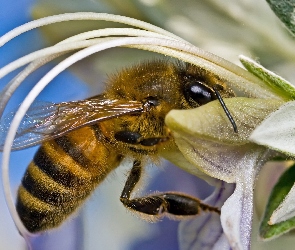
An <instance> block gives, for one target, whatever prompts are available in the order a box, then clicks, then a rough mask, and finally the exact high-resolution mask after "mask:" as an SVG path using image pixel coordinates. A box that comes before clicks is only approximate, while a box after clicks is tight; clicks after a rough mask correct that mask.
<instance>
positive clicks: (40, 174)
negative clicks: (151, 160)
mask: <svg viewBox="0 0 295 250" xmlns="http://www.w3.org/2000/svg"><path fill="white" fill-rule="evenodd" d="M97 137H98V134H97V132H96V131H95V129H94V128H93V127H86V128H82V129H79V130H76V131H73V132H71V133H69V134H68V135H66V136H63V137H60V138H57V139H55V140H52V141H48V142H45V143H44V144H43V145H42V146H41V147H40V149H39V150H38V151H37V153H36V155H35V157H34V159H33V161H32V162H31V163H30V165H29V167H28V169H27V171H26V173H25V175H24V177H23V180H22V185H21V186H20V187H19V191H18V199H17V211H18V213H19V215H20V218H21V219H22V221H23V223H24V225H25V226H26V228H27V229H28V230H29V231H30V232H39V231H44V230H46V229H50V228H53V227H56V226H58V225H59V224H60V223H62V222H63V221H64V220H65V219H66V218H67V217H68V216H69V215H70V214H71V213H72V212H74V211H75V210H76V209H77V208H78V206H79V205H80V204H81V203H83V202H84V200H85V198H86V197H87V196H89V194H90V193H91V192H92V191H93V190H94V189H95V188H96V186H97V185H98V184H99V183H100V182H101V181H102V180H103V179H104V178H105V177H106V175H107V174H108V173H109V172H110V171H112V170H113V169H114V168H116V167H117V166H118V164H119V162H120V156H119V155H118V154H117V153H116V152H115V151H114V150H112V149H111V147H110V148H108V147H107V146H106V145H105V144H104V143H103V142H102V141H99V140H98V138H97Z"/></svg>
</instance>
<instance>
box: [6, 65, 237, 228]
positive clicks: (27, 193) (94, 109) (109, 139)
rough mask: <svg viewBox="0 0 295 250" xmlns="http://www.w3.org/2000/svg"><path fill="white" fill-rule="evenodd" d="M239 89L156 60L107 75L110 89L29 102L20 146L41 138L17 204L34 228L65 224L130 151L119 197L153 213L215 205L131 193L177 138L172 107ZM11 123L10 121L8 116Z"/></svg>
mask: <svg viewBox="0 0 295 250" xmlns="http://www.w3.org/2000/svg"><path fill="white" fill-rule="evenodd" d="M234 96H235V94H234V92H233V90H231V89H230V88H229V87H227V86H226V84H225V83H224V82H222V81H221V79H220V78H219V77H218V76H216V75H213V74H212V73H210V72H206V71H205V70H203V69H201V68H200V67H198V66H194V65H191V64H189V63H182V62H179V61H177V62H170V61H162V60H158V61H150V62H145V63H141V64H139V65H136V66H133V67H131V68H128V69H125V70H122V71H121V72H119V73H117V74H116V75H113V76H111V77H110V78H109V80H108V81H107V83H106V90H105V92H104V93H103V94H100V95H97V96H94V97H92V98H89V99H86V100H82V101H72V102H63V103H59V104H52V103H43V102H40V103H38V102H37V104H35V105H34V106H32V107H31V108H30V110H29V111H28V113H27V115H26V117H25V118H24V120H23V122H22V125H21V127H20V129H19V131H18V134H17V136H16V139H15V141H14V145H13V149H15V150H17V149H22V148H25V147H29V146H32V145H36V144H40V143H42V145H41V147H40V148H39V149H38V151H37V153H36V154H35V156H34V158H33V160H32V162H31V163H30V164H29V166H28V168H27V170H26V173H25V175H24V177H23V179H22V183H21V185H20V187H19V189H18V197H17V203H16V208H17V211H18V213H19V216H20V218H21V220H22V222H23V224H24V225H25V227H26V228H27V229H28V230H29V231H30V232H32V233H36V232H42V231H45V230H48V229H51V228H54V227H57V226H59V225H60V224H61V223H62V222H63V221H64V220H65V219H66V218H67V217H68V216H69V215H70V214H72V213H73V212H74V211H76V210H77V208H78V207H79V206H80V205H81V204H82V203H83V202H84V201H85V199H86V198H87V197H88V196H89V195H90V194H91V193H92V192H93V190H94V189H95V188H96V187H97V186H98V185H99V184H100V183H101V182H102V181H103V180H104V179H105V177H106V176H107V175H108V174H109V173H110V172H111V171H112V170H114V169H115V168H116V167H118V165H119V164H120V162H121V161H122V160H123V159H124V158H126V157H129V158H132V159H133V166H132V168H131V171H130V174H129V177H128V178H127V181H126V184H125V186H124V188H123V191H122V194H121V197H120V201H121V202H122V203H123V205H124V206H125V207H126V208H128V209H130V210H132V211H135V212H138V213H140V214H145V215H147V216H151V217H155V218H158V217H161V216H163V215H165V214H166V215H170V216H175V217H177V218H178V217H186V216H194V215H197V214H199V213H200V211H201V210H203V211H210V212H216V213H220V210H219V209H218V208H216V207H212V206H210V205H207V204H204V203H202V202H201V201H200V200H199V199H197V198H194V197H191V196H189V195H186V194H183V193H179V192H165V193H157V194H152V195H148V196H144V197H137V198H131V194H132V191H133V189H134V188H135V186H136V184H137V183H138V182H139V180H140V178H141V174H142V169H143V167H144V166H145V165H146V164H147V162H148V161H149V160H157V159H158V157H160V156H161V155H159V152H161V151H163V150H171V149H173V148H175V147H177V146H176V144H175V142H174V140H173V136H172V134H171V132H170V131H169V128H168V127H167V126H166V125H165V116H166V114H167V113H168V112H169V111H170V110H172V109H192V108H196V107H198V106H200V105H204V104H206V103H208V102H211V101H213V100H219V101H220V103H221V105H222V107H223V108H224V110H225V112H226V113H227V115H228V117H229V120H230V122H231V123H232V125H233V127H234V130H235V131H237V128H236V125H235V123H234V120H233V119H232V117H231V115H230V113H229V112H228V110H227V108H226V106H225V104H224V102H223V101H222V98H231V97H234ZM3 126H4V127H5V126H6V127H9V121H5V120H4V125H3Z"/></svg>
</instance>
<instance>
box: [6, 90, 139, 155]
mask: <svg viewBox="0 0 295 250" xmlns="http://www.w3.org/2000/svg"><path fill="white" fill-rule="evenodd" d="M142 111H143V104H142V103H141V102H136V101H129V102H128V101H120V100H110V99H106V98H103V97H102V96H97V97H93V98H91V99H86V100H82V101H72V102H62V103H58V104H55V103H50V102H36V103H34V104H33V105H32V106H31V107H30V109H29V110H28V112H27V114H26V115H25V117H24V118H23V120H22V122H21V125H20V127H19V129H18V131H17V134H16V137H15V140H14V143H13V146H12V149H13V150H18V149H22V148H27V147H30V146H34V145H36V144H40V143H41V142H43V141H46V140H49V139H53V138H56V137H59V136H61V135H64V134H65V133H67V132H69V131H72V130H75V129H78V128H81V127H85V126H89V125H91V124H94V123H97V122H100V121H103V120H107V119H111V118H114V117H118V116H122V115H126V114H133V113H140V112H142ZM14 115H15V112H13V113H10V114H8V115H7V116H5V117H4V118H3V119H1V121H0V150H2V148H3V145H4V142H5V138H6V134H7V132H8V129H9V126H10V123H11V121H12V119H13V117H14Z"/></svg>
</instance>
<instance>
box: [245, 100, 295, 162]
mask: <svg viewBox="0 0 295 250" xmlns="http://www.w3.org/2000/svg"><path fill="white" fill-rule="evenodd" d="M294 127H295V101H292V102H288V103H286V104H285V105H283V106H281V107H280V108H279V109H278V110H277V111H275V112H273V113H272V114H271V115H270V116H269V117H268V118H266V119H265V120H264V121H263V122H262V123H261V124H260V125H259V126H258V127H257V128H256V129H255V130H254V131H253V133H252V134H251V136H250V138H249V140H250V141H252V142H255V143H257V144H259V145H264V146H266V147H268V148H272V149H275V150H277V151H280V152H283V153H285V154H287V155H292V156H294V155H295V136H294V135H295V130H294ZM278 128H279V129H278Z"/></svg>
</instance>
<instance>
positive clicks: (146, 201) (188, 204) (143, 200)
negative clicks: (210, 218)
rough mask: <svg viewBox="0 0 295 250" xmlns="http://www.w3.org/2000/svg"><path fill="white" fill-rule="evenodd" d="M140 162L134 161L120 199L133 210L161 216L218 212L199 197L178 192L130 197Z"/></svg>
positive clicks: (138, 173) (136, 181) (139, 168)
mask: <svg viewBox="0 0 295 250" xmlns="http://www.w3.org/2000/svg"><path fill="white" fill-rule="evenodd" d="M141 169H142V166H141V162H140V161H137V160H136V161H134V163H133V167H132V169H131V172H130V174H129V177H128V179H127V181H126V184H125V186H124V189H123V191H122V194H121V197H120V200H121V202H122V203H123V205H124V206H125V207H127V208H129V209H131V210H133V211H136V212H139V213H143V214H146V215H152V216H156V217H161V216H162V215H164V214H169V215H172V216H176V217H177V216H180V217H183V216H193V215H198V214H200V212H201V211H210V212H215V213H218V214H220V210H219V208H217V207H213V206H210V205H208V204H204V203H202V202H201V201H200V200H199V199H197V198H195V197H192V196H190V195H187V194H183V193H178V192H165V193H157V194H153V195H149V196H144V197H138V198H133V199H130V197H131V193H132V191H133V190H134V188H135V186H136V184H137V183H138V182H139V180H140V177H141Z"/></svg>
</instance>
